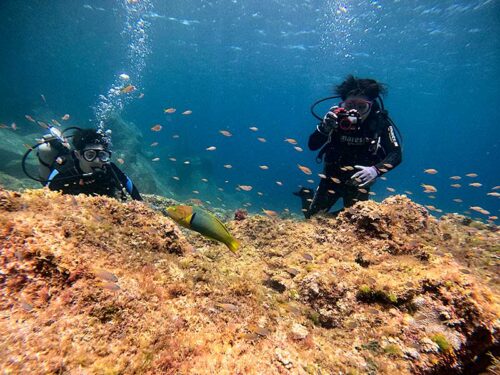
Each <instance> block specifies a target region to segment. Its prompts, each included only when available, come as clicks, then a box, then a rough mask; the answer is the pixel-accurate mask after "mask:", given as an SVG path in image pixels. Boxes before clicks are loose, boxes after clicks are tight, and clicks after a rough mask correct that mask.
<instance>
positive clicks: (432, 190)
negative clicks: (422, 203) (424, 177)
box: [420, 184, 437, 193]
mask: <svg viewBox="0 0 500 375" xmlns="http://www.w3.org/2000/svg"><path fill="white" fill-rule="evenodd" d="M420 186H422V187H423V188H424V189H425V190H424V193H435V192H437V189H436V188H435V187H434V186H432V185H426V184H421V185H420Z"/></svg>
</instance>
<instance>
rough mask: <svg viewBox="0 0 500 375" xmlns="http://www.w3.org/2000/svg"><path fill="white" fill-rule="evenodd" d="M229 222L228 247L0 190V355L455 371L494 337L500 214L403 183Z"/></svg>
mask: <svg viewBox="0 0 500 375" xmlns="http://www.w3.org/2000/svg"><path fill="white" fill-rule="evenodd" d="M227 224H228V227H229V230H230V231H231V233H233V234H234V235H235V236H236V237H238V238H239V239H240V240H241V243H242V247H241V250H240V252H239V255H238V256H237V257H235V256H234V255H233V254H230V253H229V252H228V251H227V249H226V248H225V246H224V245H221V244H217V243H214V242H212V241H207V240H206V239H204V238H202V237H201V236H199V235H197V234H192V233H186V235H183V234H182V232H181V231H180V230H179V229H178V228H177V226H176V225H175V224H174V223H173V222H172V221H170V219H168V218H166V217H164V216H163V215H161V214H160V213H158V212H155V211H154V210H152V209H150V208H149V207H147V206H146V205H145V204H144V203H140V202H131V203H127V204H122V203H120V202H118V201H116V200H113V199H109V198H105V197H87V196H76V197H73V196H63V195H60V194H58V193H54V192H49V191H46V190H43V189H42V190H29V191H26V192H24V193H16V192H11V191H7V190H0V247H1V249H2V251H1V253H0V271H1V273H0V282H1V284H0V285H1V289H2V290H1V294H0V308H1V314H2V318H3V319H1V320H0V333H1V339H0V368H2V369H3V371H4V372H6V373H76V372H85V373H123V374H129V373H147V374H158V373H164V374H178V373H179V374H187V373H192V374H205V373H207V374H210V373H212V374H213V373H242V374H243V373H261V374H283V373H290V374H308V373H309V374H320V373H321V374H330V373H373V374H374V373H380V374H393V373H396V372H397V373H401V374H406V373H415V374H423V373H461V372H463V371H469V372H474V371H476V370H480V369H484V367H485V366H484V364H483V363H482V362H481V360H482V359H484V358H489V357H488V356H487V353H488V351H490V350H493V349H494V347H495V346H498V327H497V319H498V316H499V315H498V295H497V291H498V282H497V280H498V279H497V278H496V277H495V267H497V266H496V265H495V264H494V263H493V262H491V260H492V259H493V255H494V252H495V251H496V250H495V249H497V247H495V246H498V243H499V241H498V231H497V228H496V227H492V226H481V225H479V224H478V225H474V224H473V222H468V223H465V222H464V221H463V220H462V219H461V218H459V217H455V216H452V215H451V216H450V215H448V216H446V217H443V218H441V219H440V220H437V219H435V218H434V217H432V216H429V215H428V213H427V210H426V209H425V208H423V207H422V206H419V205H417V204H415V203H413V202H412V201H410V200H409V199H407V198H405V197H402V196H395V197H391V198H388V199H386V200H385V201H384V202H382V203H380V204H379V203H376V202H359V203H357V204H356V205H355V206H353V207H352V208H350V209H348V210H347V211H345V212H343V213H341V214H340V215H339V216H338V217H337V218H329V217H321V216H320V217H316V218H313V219H312V220H309V221H302V222H299V221H293V220H284V219H280V218H272V219H271V218H267V217H263V216H260V215H257V216H251V215H249V216H247V217H246V219H245V220H234V221H230V222H229V223H227ZM185 236H186V237H185ZM495 244H496V245H495ZM192 245H194V247H195V248H197V250H196V251H191V249H192ZM463 270H467V272H463ZM477 359H479V360H477ZM493 365H494V364H493ZM481 366H482V367H481ZM476 372H477V371H476Z"/></svg>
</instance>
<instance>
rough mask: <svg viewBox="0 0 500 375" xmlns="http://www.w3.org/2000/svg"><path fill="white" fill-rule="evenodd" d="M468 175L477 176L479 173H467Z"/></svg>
mask: <svg viewBox="0 0 500 375" xmlns="http://www.w3.org/2000/svg"><path fill="white" fill-rule="evenodd" d="M466 176H467V177H477V173H467V174H466Z"/></svg>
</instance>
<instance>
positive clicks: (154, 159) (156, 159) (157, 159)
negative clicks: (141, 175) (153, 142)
mask: <svg viewBox="0 0 500 375" xmlns="http://www.w3.org/2000/svg"><path fill="white" fill-rule="evenodd" d="M151 161H160V158H153V159H151Z"/></svg>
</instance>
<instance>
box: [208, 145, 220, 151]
mask: <svg viewBox="0 0 500 375" xmlns="http://www.w3.org/2000/svg"><path fill="white" fill-rule="evenodd" d="M216 149H217V147H215V146H210V147H207V148H206V149H205V150H207V151H215V150H216Z"/></svg>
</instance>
